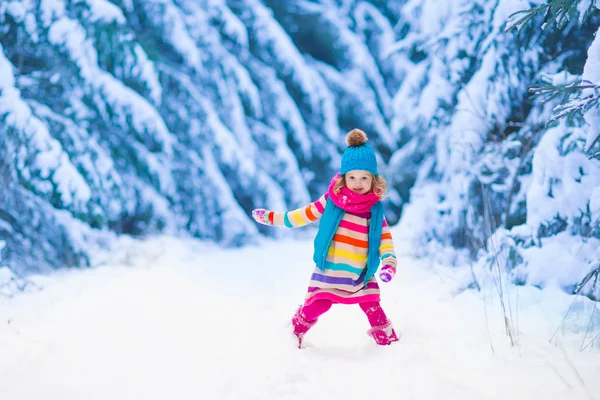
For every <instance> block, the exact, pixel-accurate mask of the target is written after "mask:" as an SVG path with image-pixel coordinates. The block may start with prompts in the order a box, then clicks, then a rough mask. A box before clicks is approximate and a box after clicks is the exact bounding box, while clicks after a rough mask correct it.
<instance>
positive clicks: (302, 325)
mask: <svg viewBox="0 0 600 400" xmlns="http://www.w3.org/2000/svg"><path fill="white" fill-rule="evenodd" d="M301 310H302V306H300V307H298V311H296V314H294V316H293V317H292V325H294V335H296V337H297V338H298V348H299V349H301V348H302V339H303V338H304V335H305V334H306V332H308V330H309V329H310V328H312V327H313V326H314V325H315V324H316V323H317V320H316V319H315V320H314V321H307V320H306V316H305V315H304V314H303V313H302V311H301Z"/></svg>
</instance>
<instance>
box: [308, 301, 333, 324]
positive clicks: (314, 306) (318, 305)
mask: <svg viewBox="0 0 600 400" xmlns="http://www.w3.org/2000/svg"><path fill="white" fill-rule="evenodd" d="M332 305H333V302H332V301H331V300H326V299H319V300H315V301H313V302H312V303H311V304H309V305H304V306H303V307H302V310H301V312H302V314H303V316H304V317H305V318H306V320H307V321H315V320H316V319H317V318H319V317H320V316H321V315H323V314H325V313H326V312H327V311H329V309H330V308H331V306H332Z"/></svg>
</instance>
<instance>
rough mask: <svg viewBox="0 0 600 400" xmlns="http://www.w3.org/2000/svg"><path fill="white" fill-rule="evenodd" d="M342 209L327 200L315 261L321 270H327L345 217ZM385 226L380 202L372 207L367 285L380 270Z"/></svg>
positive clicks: (316, 241) (316, 244) (316, 240)
mask: <svg viewBox="0 0 600 400" xmlns="http://www.w3.org/2000/svg"><path fill="white" fill-rule="evenodd" d="M345 212H346V211H344V210H343V209H342V208H340V207H338V206H337V205H335V204H334V203H333V201H332V200H331V197H330V198H328V199H327V204H326V205H325V211H323V216H322V217H321V221H320V222H319V231H318V232H317V236H316V237H315V244H314V245H315V253H314V255H313V260H314V262H315V264H316V265H317V267H319V269H321V270H323V269H325V260H326V259H327V252H328V251H329V247H330V246H331V241H332V240H333V236H334V235H335V232H336V231H337V228H338V225H339V224H340V221H341V220H342V217H343V216H344V213H345ZM382 224H383V204H381V201H378V202H377V203H375V204H374V205H373V207H371V223H370V226H369V252H368V253H367V254H368V255H367V272H366V275H365V278H364V282H365V284H366V283H367V281H368V280H369V279H371V278H372V277H373V275H375V272H377V268H379V244H380V243H381V226H382Z"/></svg>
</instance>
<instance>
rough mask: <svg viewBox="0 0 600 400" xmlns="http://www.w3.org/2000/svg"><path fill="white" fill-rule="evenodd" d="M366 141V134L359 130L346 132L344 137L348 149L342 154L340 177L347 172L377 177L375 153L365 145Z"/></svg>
mask: <svg viewBox="0 0 600 400" xmlns="http://www.w3.org/2000/svg"><path fill="white" fill-rule="evenodd" d="M368 140H369V139H368V138H367V134H366V133H364V132H363V131H361V130H360V129H352V130H351V131H350V132H348V134H347V135H346V144H347V145H348V147H347V148H346V150H344V154H342V166H341V168H340V174H341V175H344V174H345V173H346V172H348V171H353V170H362V171H368V172H370V173H372V174H373V175H375V176H379V171H378V170H377V157H375V152H374V151H373V149H372V148H371V146H370V145H369V144H368V143H367V141H368Z"/></svg>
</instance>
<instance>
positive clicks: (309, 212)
mask: <svg viewBox="0 0 600 400" xmlns="http://www.w3.org/2000/svg"><path fill="white" fill-rule="evenodd" d="M327 197H328V195H327V194H324V195H323V196H321V197H320V198H319V200H317V201H314V202H312V203H310V204H309V205H307V206H305V207H301V208H298V209H296V210H294V211H284V212H278V211H270V210H265V209H264V208H257V209H255V210H252V218H254V220H255V221H256V222H258V223H259V224H263V225H273V226H284V227H287V228H298V227H300V226H304V225H308V224H310V223H311V222H315V221H316V220H318V219H319V218H321V216H322V215H323V211H324V210H325V204H327Z"/></svg>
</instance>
